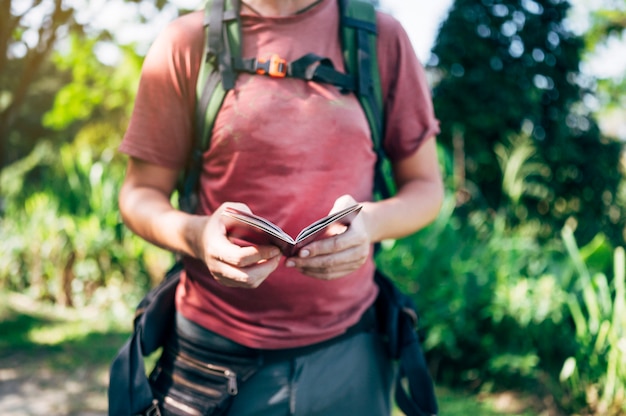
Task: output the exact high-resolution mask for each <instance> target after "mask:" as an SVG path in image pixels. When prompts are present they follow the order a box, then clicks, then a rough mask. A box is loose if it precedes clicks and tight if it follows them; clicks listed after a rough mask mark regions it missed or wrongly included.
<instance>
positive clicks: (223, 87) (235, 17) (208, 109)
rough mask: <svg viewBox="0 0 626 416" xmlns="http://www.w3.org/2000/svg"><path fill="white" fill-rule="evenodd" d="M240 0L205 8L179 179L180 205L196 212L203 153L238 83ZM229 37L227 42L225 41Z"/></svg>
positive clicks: (210, 0)
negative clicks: (190, 134) (190, 135)
mask: <svg viewBox="0 0 626 416" xmlns="http://www.w3.org/2000/svg"><path fill="white" fill-rule="evenodd" d="M240 7H241V4H240V1H239V0H207V1H206V4H205V7H204V28H205V29H204V30H205V39H206V40H205V51H204V54H203V59H202V60H201V63H200V70H199V72H198V81H197V83H196V108H195V114H194V120H195V126H194V127H195V134H194V142H193V144H192V148H191V154H190V157H189V162H188V164H187V167H186V169H185V171H184V173H183V175H182V176H181V178H180V180H179V185H178V194H179V198H178V200H179V207H180V209H181V210H183V211H186V212H194V211H195V208H196V206H197V192H196V189H197V186H198V182H199V176H200V172H201V171H202V154H203V153H204V151H205V150H206V149H208V148H209V144H210V139H211V132H212V131H213V124H214V123H215V119H216V118H217V113H218V112H219V110H220V108H221V106H222V103H223V101H224V97H226V92H227V91H228V90H229V89H232V88H233V87H234V86H235V79H236V73H235V71H234V70H233V69H232V65H231V62H232V61H233V58H234V57H237V58H240V57H241V24H240V21H239V8H240ZM225 40H227V41H225Z"/></svg>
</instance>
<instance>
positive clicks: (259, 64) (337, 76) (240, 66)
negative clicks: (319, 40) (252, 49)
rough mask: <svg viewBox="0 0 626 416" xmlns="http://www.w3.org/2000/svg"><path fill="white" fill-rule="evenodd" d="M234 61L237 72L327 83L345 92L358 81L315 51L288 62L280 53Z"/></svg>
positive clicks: (353, 88)
mask: <svg viewBox="0 0 626 416" xmlns="http://www.w3.org/2000/svg"><path fill="white" fill-rule="evenodd" d="M232 62H233V66H232V67H233V69H234V70H235V71H237V72H247V73H249V74H258V75H267V76H270V77H273V78H285V77H290V78H298V79H302V80H305V81H315V82H320V83H326V84H331V85H334V86H336V87H338V88H340V89H341V91H342V92H344V93H348V92H353V91H355V90H356V81H355V78H354V77H353V76H352V75H349V74H344V73H342V72H339V71H337V70H336V69H335V66H334V65H333V63H332V61H331V60H330V59H328V58H324V57H321V56H318V55H316V54H313V53H308V54H306V55H304V56H302V57H300V58H298V59H296V60H295V61H292V62H287V60H285V59H283V58H281V57H280V56H278V55H272V56H270V57H269V58H267V59H259V58H251V59H242V58H233V60H232Z"/></svg>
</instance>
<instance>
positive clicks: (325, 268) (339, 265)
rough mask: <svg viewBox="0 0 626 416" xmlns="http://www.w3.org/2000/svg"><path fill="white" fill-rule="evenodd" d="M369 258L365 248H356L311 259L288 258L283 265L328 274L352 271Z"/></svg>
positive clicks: (367, 249) (367, 250)
mask: <svg viewBox="0 0 626 416" xmlns="http://www.w3.org/2000/svg"><path fill="white" fill-rule="evenodd" d="M368 257H369V248H368V247H367V246H356V247H352V248H350V249H348V250H344V251H341V252H339V253H333V254H329V255H322V256H315V257H311V258H289V259H287V261H286V263H285V265H286V266H287V267H295V268H297V269H300V270H307V271H310V272H321V273H328V272H331V271H335V270H337V271H345V270H350V269H352V270H354V269H356V268H358V267H360V266H361V265H363V264H364V263H365V262H366V261H367V259H368Z"/></svg>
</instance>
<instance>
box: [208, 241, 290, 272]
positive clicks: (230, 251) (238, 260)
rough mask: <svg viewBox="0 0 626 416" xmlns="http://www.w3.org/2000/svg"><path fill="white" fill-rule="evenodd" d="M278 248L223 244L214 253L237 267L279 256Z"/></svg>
mask: <svg viewBox="0 0 626 416" xmlns="http://www.w3.org/2000/svg"><path fill="white" fill-rule="evenodd" d="M280 254H281V253H280V250H279V249H278V247H275V246H247V247H241V246H238V245H236V244H232V243H231V244H229V245H228V246H223V249H222V250H220V251H219V253H216V255H217V258H218V260H219V261H221V262H223V263H227V264H229V265H231V266H235V267H238V268H246V267H250V266H254V265H256V264H257V263H259V262H262V261H266V260H270V259H274V258H276V257H278V258H280Z"/></svg>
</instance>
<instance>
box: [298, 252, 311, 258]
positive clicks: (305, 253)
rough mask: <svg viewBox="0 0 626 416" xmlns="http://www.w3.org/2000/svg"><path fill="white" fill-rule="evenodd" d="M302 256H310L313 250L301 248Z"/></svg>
mask: <svg viewBox="0 0 626 416" xmlns="http://www.w3.org/2000/svg"><path fill="white" fill-rule="evenodd" d="M299 254H300V257H309V255H310V254H311V252H310V251H309V250H300V253H299Z"/></svg>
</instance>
